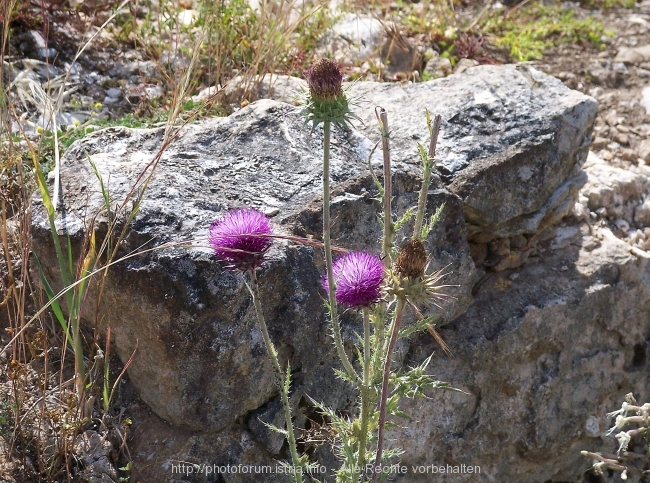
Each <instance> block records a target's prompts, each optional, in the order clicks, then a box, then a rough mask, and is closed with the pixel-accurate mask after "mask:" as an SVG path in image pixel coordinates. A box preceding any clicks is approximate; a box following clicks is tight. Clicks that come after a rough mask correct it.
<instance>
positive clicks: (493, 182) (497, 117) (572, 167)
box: [352, 66, 597, 236]
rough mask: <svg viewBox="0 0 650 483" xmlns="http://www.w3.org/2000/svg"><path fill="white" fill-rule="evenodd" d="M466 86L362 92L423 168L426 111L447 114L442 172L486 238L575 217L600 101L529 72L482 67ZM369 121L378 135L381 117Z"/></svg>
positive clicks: (358, 87) (400, 149) (398, 147)
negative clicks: (573, 200) (383, 113)
mask: <svg viewBox="0 0 650 483" xmlns="http://www.w3.org/2000/svg"><path fill="white" fill-rule="evenodd" d="M458 80H459V78H457V77H455V76H450V77H447V78H445V79H437V80H434V81H430V82H425V83H420V84H410V85H407V86H400V85H395V84H377V83H371V82H363V83H358V84H355V85H354V87H353V88H352V93H353V94H354V95H357V96H362V97H363V98H364V99H365V100H366V101H368V102H369V104H370V105H372V106H375V105H381V106H383V107H384V108H385V109H386V110H387V111H388V113H389V124H390V127H391V134H392V140H393V142H392V156H393V158H394V159H395V160H396V161H401V162H406V163H413V162H415V161H416V159H417V150H416V149H415V147H414V142H415V141H419V142H421V143H426V136H423V133H426V132H427V131H426V127H425V120H424V112H423V111H424V108H428V109H429V110H430V111H431V112H432V113H434V114H440V115H442V118H443V123H442V128H441V138H440V141H439V143H438V154H437V156H436V158H437V160H438V167H439V168H438V169H439V172H440V174H441V176H442V179H443V180H444V182H445V184H446V185H447V187H448V189H449V190H450V191H451V192H452V193H455V194H457V195H458V196H460V197H461V198H462V199H463V201H464V203H465V217H466V219H467V221H469V222H470V223H472V224H474V225H477V226H478V227H480V228H481V230H482V231H484V232H486V233H490V234H493V235H498V236H516V235H519V234H525V233H536V232H539V231H541V230H542V229H543V228H545V227H546V226H549V225H550V224H552V223H553V222H555V221H556V220H557V219H558V218H561V217H562V216H564V215H566V214H567V213H568V211H567V210H568V209H570V206H569V205H571V203H570V201H569V200H570V199H571V198H574V197H575V196H576V193H577V190H578V189H579V188H580V186H581V184H580V183H581V182H584V176H583V175H581V174H580V166H581V165H582V163H583V162H584V160H585V159H586V157H587V152H588V147H589V143H590V142H591V130H592V127H593V122H594V119H595V116H596V111H597V103H596V101H595V100H594V99H592V98H591V97H588V96H585V95H583V94H581V93H579V92H576V91H571V90H569V89H567V88H566V87H565V86H564V85H563V84H562V83H561V82H560V81H559V80H557V79H555V78H553V77H550V76H548V75H546V74H543V73H541V72H539V71H537V70H535V69H532V68H530V67H527V66H478V67H474V68H472V69H470V70H468V71H466V72H464V73H463V74H462V82H459V81H458ZM360 114H361V118H362V119H363V121H364V123H365V125H364V126H362V128H361V129H362V131H363V132H364V133H366V134H367V135H368V136H369V137H375V134H374V131H375V129H376V121H375V119H374V113H373V112H372V111H371V110H367V111H363V112H361V113H360ZM569 180H572V181H571V182H570V186H568V185H567V182H568V181H569Z"/></svg>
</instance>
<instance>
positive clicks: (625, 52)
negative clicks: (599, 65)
mask: <svg viewBox="0 0 650 483" xmlns="http://www.w3.org/2000/svg"><path fill="white" fill-rule="evenodd" d="M648 60H650V45H643V46H641V47H632V48H630V47H621V48H620V49H619V50H618V54H616V58H615V59H614V62H623V63H625V64H640V63H641V62H647V61H648Z"/></svg>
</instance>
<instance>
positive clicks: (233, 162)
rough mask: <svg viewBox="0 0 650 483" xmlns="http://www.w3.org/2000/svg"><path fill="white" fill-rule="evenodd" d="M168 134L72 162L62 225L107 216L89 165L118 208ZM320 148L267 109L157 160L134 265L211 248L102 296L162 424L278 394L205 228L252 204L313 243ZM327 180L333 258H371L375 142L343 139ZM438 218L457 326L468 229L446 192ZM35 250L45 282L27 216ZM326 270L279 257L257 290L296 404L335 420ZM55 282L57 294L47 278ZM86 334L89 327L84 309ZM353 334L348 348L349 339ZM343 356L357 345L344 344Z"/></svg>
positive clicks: (120, 142)
mask: <svg viewBox="0 0 650 483" xmlns="http://www.w3.org/2000/svg"><path fill="white" fill-rule="evenodd" d="M162 135H163V132H162V131H161V130H149V131H147V130H145V131H131V130H128V129H112V130H107V131H103V132H101V133H98V134H95V135H92V136H90V137H88V138H87V139H86V140H85V141H84V142H83V143H80V144H78V145H76V146H75V147H72V148H71V149H70V150H69V151H68V153H67V156H66V159H65V161H64V166H65V169H64V170H63V172H62V180H63V181H62V186H63V193H64V194H63V196H64V202H65V216H64V217H63V218H62V219H61V220H60V226H62V227H64V228H65V229H66V230H67V232H68V233H69V234H71V235H73V236H76V239H77V241H79V239H80V238H81V237H82V236H83V234H84V232H83V227H84V226H85V225H84V222H85V220H84V217H85V216H87V214H88V213H94V212H97V211H98V210H99V209H100V207H101V206H102V203H103V198H102V197H101V194H100V188H99V181H98V180H97V179H93V177H94V175H93V174H92V171H91V168H90V166H89V163H88V161H87V157H86V156H89V157H90V159H91V160H92V161H93V162H94V163H95V164H96V166H97V167H98V169H99V171H100V172H101V174H102V177H103V178H104V180H106V183H107V186H108V189H109V191H110V196H111V199H113V200H122V199H124V198H125V197H126V194H127V192H128V191H129V190H130V189H131V184H132V182H133V181H134V180H135V179H136V178H137V175H138V173H139V172H140V171H141V170H143V169H144V168H145V167H146V166H147V164H148V163H149V162H150V160H151V159H153V157H154V156H155V153H156V150H157V149H158V148H159V146H160V144H161V142H162ZM320 139H321V137H320V136H319V135H312V134H311V133H310V132H309V130H308V129H307V128H304V127H303V120H302V118H300V116H299V114H298V113H297V111H296V109H295V108H293V107H291V106H287V105H286V104H280V103H276V102H274V101H261V102H258V103H255V104H254V105H251V106H250V107H249V108H246V109H244V110H242V111H240V112H239V113H238V114H236V115H234V116H231V117H229V118H227V119H213V120H210V121H207V122H204V123H201V124H199V125H196V126H192V127H190V128H188V129H187V130H186V131H185V132H184V133H183V134H182V135H181V136H180V138H179V139H178V140H177V141H175V142H174V143H173V144H172V145H171V146H170V147H169V149H168V150H167V151H166V152H165V154H164V155H163V156H162V158H161V160H160V163H159V165H158V167H157V170H156V173H155V175H154V177H153V178H152V179H151V181H150V183H149V186H148V188H147V195H146V196H145V198H144V200H143V201H142V203H141V206H140V211H139V213H138V215H137V217H136V218H135V220H134V222H133V225H132V229H131V232H130V235H129V237H128V239H127V240H126V244H125V246H124V247H123V248H124V250H125V253H126V252H128V251H130V250H133V249H137V248H138V247H140V246H142V244H143V243H147V242H150V241H152V240H153V243H155V244H160V243H163V242H167V241H172V240H188V239H201V238H203V243H202V244H203V247H195V248H192V249H189V250H188V249H186V248H176V249H167V250H162V251H160V252H155V253H153V254H151V255H147V256H143V257H137V258H132V259H129V260H128V261H125V262H124V263H122V264H120V265H119V266H118V267H116V270H115V271H114V272H113V273H112V277H111V280H110V281H109V283H108V286H107V288H106V291H105V293H104V298H103V302H104V306H103V307H102V309H101V310H102V317H103V318H101V320H102V328H101V332H103V331H104V327H105V325H110V326H111V328H112V332H113V334H114V337H115V343H116V346H117V349H118V351H119V354H120V357H121V358H122V359H123V360H126V359H127V358H128V357H129V356H130V354H131V353H132V352H133V351H134V350H135V348H136V346H137V348H138V356H137V357H136V358H135V360H134V362H133V365H132V366H131V367H130V376H131V380H132V381H133V383H134V384H135V385H136V387H137V388H138V390H139V392H140V395H141V397H142V399H143V400H144V401H145V402H146V403H147V404H149V405H150V406H151V407H152V409H153V410H154V411H155V412H156V413H157V414H158V415H160V416H161V417H163V418H165V419H167V420H169V421H171V422H173V423H174V424H178V425H183V426H186V427H189V428H191V429H195V430H202V431H212V432H214V431H218V430H221V429H223V428H226V427H228V426H229V425H231V424H232V423H233V422H234V421H235V420H236V419H237V418H240V417H242V416H244V415H246V414H248V413H249V412H250V411H254V410H257V409H258V408H260V407H261V406H263V405H264V404H265V403H266V402H267V401H268V400H269V399H271V398H272V397H273V396H274V394H275V392H276V390H275V387H274V384H273V372H272V367H271V365H270V362H269V361H268V360H267V357H266V355H265V354H266V352H265V348H264V345H263V340H262V338H261V333H260V332H259V329H258V326H257V319H256V317H255V311H254V307H253V305H252V304H251V301H250V296H249V294H248V291H247V289H246V288H245V285H244V283H243V278H242V277H241V276H240V275H239V274H237V273H235V272H231V271H227V270H224V269H223V268H221V266H220V265H219V264H218V263H216V261H215V260H214V259H213V257H212V255H211V252H210V250H209V249H208V248H207V247H206V246H205V245H206V241H205V236H206V234H207V229H208V226H209V225H210V223H211V222H212V221H213V220H214V219H215V218H216V217H217V215H218V214H219V213H220V212H222V211H223V210H225V209H227V208H229V207H235V206H241V205H249V206H254V207H257V208H259V209H262V210H263V211H266V212H270V213H276V214H275V216H274V218H273V219H274V221H275V224H276V226H278V228H279V229H280V230H281V231H284V232H285V234H300V235H313V236H315V237H319V236H320V235H319V233H320V231H321V226H322V221H321V220H322V216H321V212H320V209H319V208H318V203H312V200H313V199H314V197H315V196H318V193H320V190H321V171H322V166H321V161H320V156H321V155H320V150H321V148H320V143H321V140H320ZM334 143H335V147H334V149H333V152H332V156H333V157H332V178H333V180H334V181H335V185H336V186H338V187H337V188H336V191H335V193H334V197H333V217H334V218H335V219H336V220H337V222H336V225H335V226H334V230H333V237H334V241H335V243H337V244H338V245H340V246H345V247H347V248H372V249H378V239H379V236H380V227H379V225H378V223H377V221H376V212H377V208H378V207H377V202H376V201H375V200H374V198H375V197H376V193H375V192H374V188H373V183H372V180H371V177H370V173H369V172H368V168H367V156H368V153H369V150H368V141H367V140H366V139H365V138H363V137H362V136H360V135H359V134H354V133H344V132H341V131H335V133H334ZM416 181H417V177H416V175H415V174H414V173H410V172H408V171H407V170H405V169H401V170H400V174H399V175H398V176H397V177H396V198H395V204H396V206H397V207H398V209H400V210H402V211H403V210H405V209H407V208H408V207H410V206H413V205H415V204H416V203H417V190H418V188H419V185H418V183H417V182H416ZM442 203H445V205H446V207H447V208H446V210H445V212H444V218H445V221H444V223H441V224H440V226H439V228H438V229H437V230H436V232H435V233H432V235H431V237H430V243H429V245H430V249H431V252H432V255H433V256H435V258H436V266H435V267H434V268H437V269H440V268H443V267H445V266H449V268H448V270H453V271H456V272H458V273H459V274H461V275H459V276H456V277H454V283H457V284H459V285H460V286H459V287H454V288H451V295H453V296H455V297H456V298H455V300H454V301H453V302H452V303H450V304H449V305H447V306H446V307H445V313H444V314H443V315H444V316H445V317H446V318H447V320H451V319H453V318H454V317H456V316H457V315H458V314H460V313H462V312H463V311H464V310H465V308H466V307H467V306H468V305H469V303H470V302H471V296H470V294H469V291H470V290H471V285H472V281H473V279H474V277H475V274H474V269H473V264H472V261H471V258H470V255H469V249H468V245H467V242H466V234H465V230H464V224H463V222H462V203H461V201H460V200H459V199H458V198H457V197H455V196H453V195H452V194H450V193H449V192H448V191H446V190H444V189H442V188H440V189H437V190H436V189H434V190H432V192H431V194H430V204H431V209H432V210H433V209H435V207H436V206H438V205H440V204H442ZM34 223H35V230H36V232H37V235H36V236H37V238H36V240H35V242H36V244H35V249H36V251H37V252H38V253H39V254H40V255H41V257H42V258H43V259H44V260H47V261H46V262H45V264H46V265H47V266H48V267H49V268H50V270H52V269H53V270H55V267H56V264H55V258H54V254H53V253H52V249H51V247H50V243H51V242H50V239H49V237H50V235H49V233H48V230H47V226H48V223H47V222H46V219H45V218H44V213H43V211H42V210H37V215H36V216H35V217H34ZM319 260H320V255H318V254H316V256H314V253H313V251H312V250H311V249H308V248H306V247H304V246H299V245H298V246H296V245H289V244H287V243H281V242H278V243H277V247H276V249H275V250H274V251H273V252H272V254H271V260H270V261H269V263H268V264H267V266H266V267H265V270H264V271H263V273H262V274H261V275H260V283H261V286H262V292H263V293H262V296H263V300H264V304H265V307H266V310H267V317H268V318H269V328H270V331H271V333H272V336H273V339H274V341H275V343H276V345H277V346H278V350H279V351H280V354H281V359H282V360H288V361H289V362H290V363H291V367H292V369H293V370H294V371H295V377H296V378H297V381H296V384H295V385H294V387H295V388H296V390H297V395H296V398H295V399H296V404H298V403H299V401H300V397H301V395H302V394H305V393H306V394H309V395H310V396H311V397H313V398H315V399H317V400H323V401H327V403H328V404H331V405H332V406H334V407H343V406H345V405H347V404H349V403H350V401H351V398H352V397H353V396H351V395H350V394H348V393H347V392H346V391H345V390H344V389H343V387H342V386H341V384H340V383H337V381H336V379H335V378H334V377H333V374H332V370H331V367H332V365H336V363H335V360H336V359H335V358H336V355H335V354H334V352H333V351H332V347H331V344H330V337H329V332H328V331H329V324H328V323H327V322H326V320H325V317H324V309H323V300H322V297H323V294H322V293H321V288H320V287H321V269H320V267H319V263H320V262H319ZM50 279H53V280H56V278H55V277H54V275H52V276H50ZM89 310H90V312H89V313H88V316H87V318H88V320H95V317H94V313H93V309H92V308H89ZM353 330H356V329H355V326H354V324H352V325H349V324H348V331H347V333H346V336H347V338H348V342H351V341H353V340H354V337H355V336H354V332H353ZM350 349H351V350H353V349H352V346H351V345H350Z"/></svg>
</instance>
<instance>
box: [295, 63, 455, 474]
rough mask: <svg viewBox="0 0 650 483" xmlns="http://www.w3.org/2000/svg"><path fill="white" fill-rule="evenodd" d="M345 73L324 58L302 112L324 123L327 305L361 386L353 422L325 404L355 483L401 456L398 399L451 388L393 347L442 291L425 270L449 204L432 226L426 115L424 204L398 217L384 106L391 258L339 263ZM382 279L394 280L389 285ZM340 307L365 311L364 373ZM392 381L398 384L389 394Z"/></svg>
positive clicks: (351, 374) (348, 369)
mask: <svg viewBox="0 0 650 483" xmlns="http://www.w3.org/2000/svg"><path fill="white" fill-rule="evenodd" d="M342 77H343V76H342V74H341V72H340V70H339V69H338V66H337V65H336V64H335V63H334V62H332V61H330V60H326V59H323V60H320V61H319V62H317V63H316V65H314V67H312V68H311V69H310V70H309V71H308V72H307V80H308V84H309V95H308V96H307V99H306V101H305V103H304V106H303V114H304V115H305V119H306V123H311V124H312V129H315V127H316V126H318V125H319V124H321V123H322V124H323V245H324V250H325V265H326V275H325V277H324V281H323V285H324V288H325V290H326V292H327V293H328V296H329V299H328V300H329V303H328V308H329V312H330V317H331V322H332V332H333V336H334V343H335V346H336V349H337V352H338V355H339V357H340V359H341V363H342V365H343V368H344V371H338V374H339V376H340V377H342V378H343V379H345V380H347V381H348V382H349V383H350V384H352V385H353V386H356V388H357V390H358V391H359V394H360V404H359V407H360V411H359V416H358V417H357V418H354V419H353V420H352V421H349V420H346V419H344V418H342V417H340V416H339V415H337V414H336V412H335V411H332V410H331V409H328V408H325V407H324V406H323V405H318V406H319V407H320V409H321V411H322V412H323V413H324V415H325V416H326V417H327V418H329V419H330V420H331V421H332V425H333V427H334V428H336V431H337V437H338V441H339V443H338V448H337V450H338V455H339V456H340V458H341V460H342V463H343V464H342V467H341V468H340V469H339V470H338V471H337V482H341V483H342V482H354V483H356V482H359V481H361V480H363V481H367V480H368V479H372V481H373V482H375V481H377V478H378V477H380V474H381V471H377V469H378V467H380V466H382V463H383V461H384V459H390V458H392V457H394V456H397V455H399V454H400V451H399V450H392V451H388V452H385V451H384V448H383V438H384V431H385V427H386V417H387V414H393V415H398V414H399V409H398V401H399V398H400V397H401V396H402V395H405V394H408V395H412V396H415V395H418V396H421V395H423V392H422V391H423V390H424V389H425V388H444V389H449V386H447V385H446V384H445V383H441V382H439V381H433V380H431V379H430V378H429V377H428V376H426V375H425V374H424V370H425V369H426V366H427V365H428V362H429V360H430V358H429V359H428V360H427V361H425V363H424V364H423V365H422V366H420V367H417V368H413V369H411V370H408V371H405V372H404V373H403V374H399V375H398V374H395V373H393V372H392V371H391V362H392V354H393V349H394V347H395V345H396V342H397V340H398V339H399V337H400V336H401V334H403V333H404V332H402V331H401V324H402V319H403V316H404V312H405V309H406V307H407V306H412V307H413V308H414V309H415V310H416V313H418V314H419V310H418V309H417V304H420V303H431V302H432V300H435V298H440V297H441V296H442V292H441V289H442V287H443V286H442V285H441V284H440V283H439V282H440V280H441V278H442V277H443V275H442V274H441V273H440V272H437V273H433V274H426V269H427V265H428V262H429V257H428V255H427V252H426V249H425V246H424V243H423V240H425V239H426V238H427V236H428V235H429V233H430V231H431V229H432V228H433V226H434V224H435V222H436V221H437V219H438V217H439V216H440V212H441V209H442V207H441V208H440V209H439V210H438V211H437V212H436V214H434V215H433V216H432V217H431V218H430V219H429V220H428V222H427V223H426V224H425V223H424V221H425V210H426V197H427V193H428V189H429V185H430V181H431V173H432V171H433V168H434V167H435V165H434V161H433V159H434V155H435V146H436V143H437V138H438V133H439V129H440V117H437V118H436V119H435V122H433V123H432V121H431V118H430V116H429V114H428V112H427V125H428V126H429V131H430V135H431V143H430V146H429V150H428V151H425V149H424V147H422V146H419V151H420V155H421V159H422V165H423V183H422V188H421V191H420V196H419V199H418V206H417V208H416V209H412V210H409V211H407V213H406V214H405V215H404V216H403V217H402V218H401V219H400V220H397V221H393V214H392V209H391V196H392V183H391V177H392V174H391V165H390V152H389V130H388V118H387V113H386V112H385V111H384V110H383V109H381V108H379V110H377V111H376V114H377V118H378V120H379V126H380V130H381V135H382V149H383V154H384V182H383V185H382V184H381V183H380V182H379V180H378V179H377V177H376V176H375V175H374V173H373V177H374V180H375V184H376V185H377V188H378V189H379V193H380V198H381V203H382V207H383V214H382V216H381V217H380V220H381V222H382V224H383V230H384V236H383V240H382V257H383V259H384V262H383V263H382V262H381V259H379V258H377V257H376V256H374V255H371V254H369V253H367V252H354V253H350V254H349V255H347V256H346V257H343V258H341V259H338V260H337V261H336V262H334V263H333V262H332V254H331V233H330V229H331V226H330V224H331V221H330V220H331V217H330V185H329V148H330V129H331V125H332V124H336V125H338V126H339V127H341V128H346V127H347V126H348V124H349V121H350V119H351V118H354V117H355V116H354V115H353V114H352V113H351V112H350V102H349V101H348V100H347V98H346V94H345V92H344V91H343V88H342V84H341V81H342ZM373 151H374V150H373ZM371 156H372V153H371ZM369 164H370V162H369ZM371 172H372V168H371ZM413 214H415V217H416V219H415V223H414V231H413V236H412V238H411V239H410V240H409V241H407V242H406V243H405V244H403V245H402V247H401V249H400V251H399V253H395V249H394V243H393V238H394V236H395V234H396V231H397V229H398V228H399V227H401V226H403V225H404V224H405V223H406V222H408V221H409V220H410V219H411V218H412V216H413ZM393 260H395V262H394V263H393ZM382 280H387V281H388V282H387V283H383V284H382ZM337 304H340V305H342V306H344V307H348V308H352V309H356V310H360V311H361V312H362V316H363V327H364V331H363V332H364V333H363V337H362V344H363V352H362V354H361V353H360V354H359V365H360V366H361V370H362V376H361V377H360V376H359V375H358V374H357V372H356V370H355V369H354V367H353V366H352V364H351V363H350V360H349V358H348V356H347V354H346V353H345V350H344V348H343V343H342V339H341V328H340V324H339V319H338V307H337ZM389 315H390V316H389ZM423 319H424V320H423V321H421V323H420V324H418V325H419V327H418V328H420V329H421V328H428V329H430V330H433V329H432V327H431V326H432V322H433V318H423ZM388 321H390V322H389V323H388ZM371 325H372V326H373V327H374V332H373V331H371ZM386 328H387V329H388V331H386ZM411 333H412V331H411ZM386 334H388V338H387V337H386ZM436 335H437V333H436ZM380 381H381V384H379V382H380ZM391 381H392V382H393V385H394V386H395V387H394V389H393V391H392V392H390V393H389V386H390V382H391ZM373 441H376V444H377V445H376V450H375V451H369V449H368V444H369V443H370V442H373ZM373 456H374V465H372V467H373V468H374V469H371V470H370V473H371V474H370V475H368V474H366V473H367V471H365V470H366V469H367V466H368V465H367V463H368V462H369V461H370V460H371V458H372V457H373ZM385 476H386V475H383V476H381V477H382V478H383V477H385Z"/></svg>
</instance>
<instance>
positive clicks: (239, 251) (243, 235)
mask: <svg viewBox="0 0 650 483" xmlns="http://www.w3.org/2000/svg"><path fill="white" fill-rule="evenodd" d="M271 236H272V230H271V224H270V223H269V220H268V218H267V217H266V216H265V215H264V214H263V213H261V212H259V211H257V210H253V209H245V208H244V209H236V210H232V211H229V212H227V213H226V214H225V215H224V216H223V217H222V218H220V219H219V220H217V221H215V222H214V223H213V224H212V225H211V226H210V229H209V237H208V239H209V242H210V245H211V246H212V250H213V251H214V254H215V255H216V256H217V257H218V258H220V259H221V260H223V261H225V262H226V263H227V264H228V267H229V268H233V269H236V270H239V271H241V272H242V273H244V274H245V275H246V277H247V278H248V280H246V279H245V283H246V287H247V288H248V291H249V292H250V294H251V297H252V299H253V305H254V306H255V313H256V315H257V321H258V323H259V325H260V330H261V332H262V336H263V338H264V345H265V346H266V351H267V352H268V354H269V357H270V358H271V362H272V363H273V369H274V370H275V376H276V384H277V386H278V390H279V391H280V397H281V399H282V407H283V409H284V418H285V424H286V429H285V430H279V431H280V432H281V433H282V434H284V435H285V437H286V439H287V443H288V444H289V450H290V452H291V460H292V463H293V469H294V471H292V472H291V473H292V475H293V476H294V480H295V482H296V483H302V468H303V466H304V463H305V461H304V458H301V457H300V456H299V455H298V450H297V446H296V437H295V434H294V430H293V423H292V416H291V406H290V405H289V389H290V384H291V368H290V366H289V364H288V363H287V372H286V375H285V374H284V373H283V371H282V368H281V366H280V361H279V360H278V352H277V350H276V348H275V346H274V345H273V342H272V341H271V337H270V336H269V331H268V328H267V326H266V320H265V319H264V312H263V311H262V303H261V299H260V291H259V283H258V280H257V275H256V273H255V272H256V270H257V268H259V267H260V266H261V265H262V263H263V261H264V256H265V254H266V252H267V251H268V249H269V248H270V247H271V243H272V239H271ZM275 429H277V428H275Z"/></svg>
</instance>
